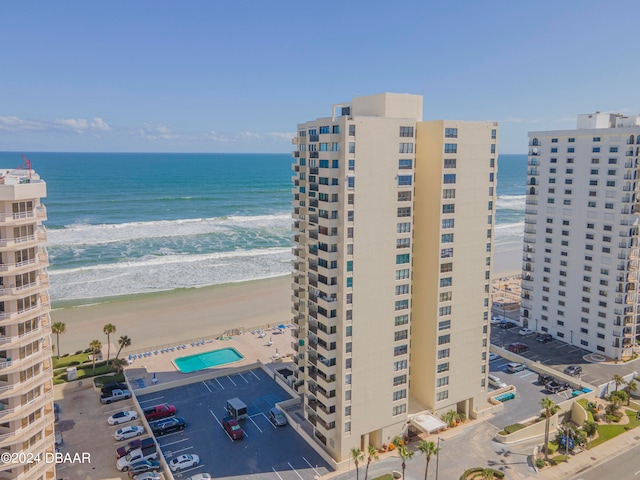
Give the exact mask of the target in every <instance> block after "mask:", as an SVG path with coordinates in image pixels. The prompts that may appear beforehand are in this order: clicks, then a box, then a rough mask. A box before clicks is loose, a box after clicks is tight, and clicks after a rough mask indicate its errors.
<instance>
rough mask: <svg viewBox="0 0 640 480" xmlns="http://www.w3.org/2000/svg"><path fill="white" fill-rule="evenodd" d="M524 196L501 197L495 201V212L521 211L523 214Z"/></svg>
mask: <svg viewBox="0 0 640 480" xmlns="http://www.w3.org/2000/svg"><path fill="white" fill-rule="evenodd" d="M526 198H527V196H526V195H501V196H499V197H498V198H497V199H496V209H497V210H522V211H523V212H524V206H525V200H526Z"/></svg>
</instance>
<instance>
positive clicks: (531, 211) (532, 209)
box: [524, 208, 538, 215]
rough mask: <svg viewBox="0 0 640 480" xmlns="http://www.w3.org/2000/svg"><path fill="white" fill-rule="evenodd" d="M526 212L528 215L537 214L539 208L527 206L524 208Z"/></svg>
mask: <svg viewBox="0 0 640 480" xmlns="http://www.w3.org/2000/svg"><path fill="white" fill-rule="evenodd" d="M524 213H525V214H526V215H537V214H538V210H537V209H535V208H526V209H525V210H524Z"/></svg>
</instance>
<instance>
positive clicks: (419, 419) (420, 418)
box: [409, 413, 447, 434]
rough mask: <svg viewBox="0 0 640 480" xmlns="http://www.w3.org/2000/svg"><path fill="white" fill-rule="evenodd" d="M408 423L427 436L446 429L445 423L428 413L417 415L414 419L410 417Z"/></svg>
mask: <svg viewBox="0 0 640 480" xmlns="http://www.w3.org/2000/svg"><path fill="white" fill-rule="evenodd" d="M409 421H410V422H411V424H412V425H414V426H415V427H416V428H418V429H420V430H422V431H423V432H425V433H427V434H430V433H433V432H437V431H439V430H444V429H445V428H447V424H446V423H445V422H443V421H442V420H440V419H439V418H438V417H436V416H435V415H432V414H430V413H419V414H417V415H416V416H415V417H412V418H411V419H410V420H409Z"/></svg>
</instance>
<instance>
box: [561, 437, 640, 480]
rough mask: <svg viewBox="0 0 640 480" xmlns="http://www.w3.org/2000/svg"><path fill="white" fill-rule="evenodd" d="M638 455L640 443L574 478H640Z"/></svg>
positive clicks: (575, 479) (584, 479)
mask: <svg viewBox="0 0 640 480" xmlns="http://www.w3.org/2000/svg"><path fill="white" fill-rule="evenodd" d="M638 456H640V445H637V446H635V447H633V448H631V449H630V450H627V451H626V452H624V453H622V454H620V455H618V456H617V457H613V458H611V459H609V460H607V461H606V462H604V463H601V464H600V465H598V466H596V467H593V468H591V469H589V470H586V471H584V472H582V473H581V474H580V475H576V476H575V477H573V478H572V480H602V479H603V478H620V479H622V478H624V479H629V480H633V479H639V480H640V463H639V462H638Z"/></svg>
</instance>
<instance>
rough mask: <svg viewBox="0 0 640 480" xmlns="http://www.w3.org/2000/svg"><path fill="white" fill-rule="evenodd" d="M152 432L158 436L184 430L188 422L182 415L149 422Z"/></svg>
mask: <svg viewBox="0 0 640 480" xmlns="http://www.w3.org/2000/svg"><path fill="white" fill-rule="evenodd" d="M149 426H150V427H151V432H153V434H154V435H155V436H157V437H159V436H162V435H167V434H168V433H174V432H179V431H180V430H184V429H185V427H186V426H187V422H185V421H184V418H182V417H169V418H163V419H162V420H157V421H155V422H151V423H150V424H149Z"/></svg>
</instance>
